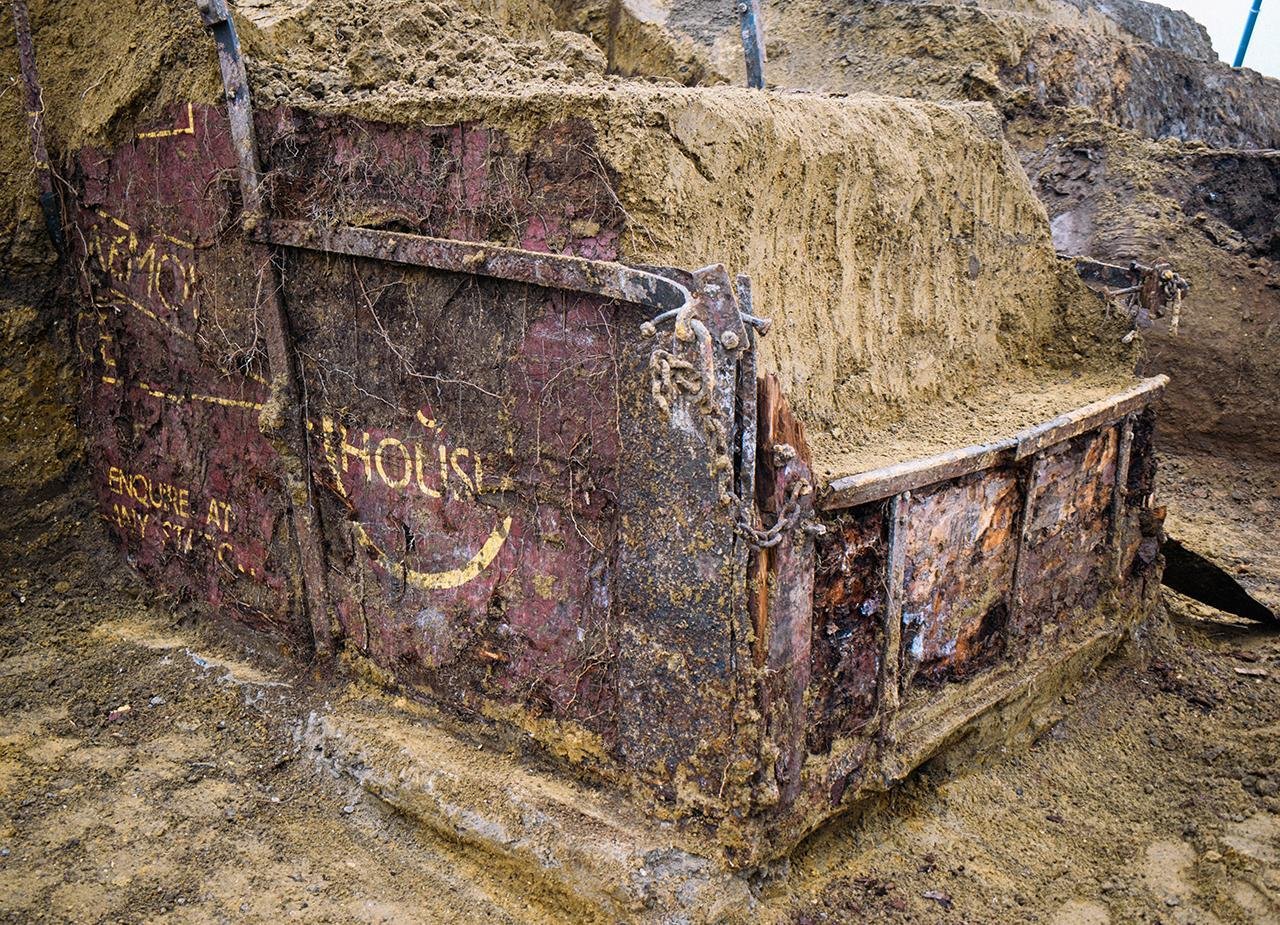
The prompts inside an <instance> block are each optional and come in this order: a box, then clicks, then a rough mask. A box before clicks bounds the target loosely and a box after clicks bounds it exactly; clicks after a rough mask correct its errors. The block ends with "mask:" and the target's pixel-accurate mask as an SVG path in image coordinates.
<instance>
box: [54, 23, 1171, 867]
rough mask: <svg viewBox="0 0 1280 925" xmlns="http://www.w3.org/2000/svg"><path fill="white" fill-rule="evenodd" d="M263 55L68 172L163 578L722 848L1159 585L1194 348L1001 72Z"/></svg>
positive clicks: (851, 798)
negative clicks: (279, 68) (420, 85)
mask: <svg viewBox="0 0 1280 925" xmlns="http://www.w3.org/2000/svg"><path fill="white" fill-rule="evenodd" d="M214 6H215V7H216V4H214ZM215 26H216V23H215ZM234 52H235V49H232V48H230V47H229V46H228V45H227V44H226V43H225V42H223V44H222V48H221V53H222V58H223V60H222V64H223V67H224V76H225V75H226V74H227V73H230V74H231V76H232V77H233V78H234V76H235V73H236V72H235V70H234V65H235V60H236V57H235V53H234ZM228 68H231V70H230V71H228ZM240 74H241V75H243V68H241V69H240ZM233 84H234V81H232V83H231V84H228V87H229V89H230V90H231V91H232V92H231V97H232V98H231V105H230V106H227V105H225V104H223V103H209V102H201V101H200V100H193V101H191V102H189V103H187V102H182V103H179V104H177V105H174V106H171V107H170V108H169V109H168V110H167V111H166V114H165V116H164V118H163V119H161V120H158V121H155V122H148V123H146V124H138V125H136V126H135V127H134V129H135V130H134V132H133V137H132V138H131V139H128V140H126V141H124V142H122V143H120V144H118V145H115V146H113V147H110V148H109V149H108V148H86V149H85V150H83V151H81V152H80V153H79V155H78V156H77V157H76V158H75V164H74V170H73V172H72V175H71V176H70V177H69V178H68V179H69V182H70V184H71V187H72V189H73V190H74V201H73V203H72V205H71V208H70V223H69V226H70V227H69V228H68V240H69V241H70V242H71V247H72V248H73V251H74V262H75V265H76V267H77V269H78V278H79V284H80V289H79V291H80V298H81V308H82V313H81V316H80V324H79V346H80V350H81V356H82V361H83V370H84V392H83V406H82V423H83V427H84V430H85V432H86V433H87V435H88V441H89V444H90V447H91V453H90V457H89V458H90V459H91V461H92V465H93V479H94V485H95V488H96V493H97V500H98V504H99V509H100V513H101V516H102V517H103V518H104V520H105V521H106V522H107V524H108V525H109V526H110V529H111V531H112V532H113V534H114V536H115V537H116V539H117V541H118V543H119V545H120V547H121V550H122V554H123V555H125V556H127V558H128V560H129V562H130V563H131V564H132V565H133V566H134V567H135V568H137V569H138V570H139V571H140V572H141V573H142V574H143V575H144V576H145V577H146V578H147V580H148V581H151V582H153V583H154V584H155V585H156V586H157V587H161V588H165V589H168V590H169V591H172V592H174V593H178V594H181V595H185V596H189V597H191V598H195V599H199V600H203V601H207V602H208V603H209V604H211V605H213V606H214V607H215V608H216V609H217V610H218V611H219V612H220V613H223V614H227V615H229V616H231V617H233V618H234V619H236V620H239V621H242V622H244V623H246V624H248V625H250V626H252V627H255V628H256V629H259V630H261V631H262V632H263V633H267V634H272V635H274V636H276V637H279V638H281V639H282V640H284V641H286V642H290V643H293V644H295V645H296V646H297V648H298V650H299V651H306V650H309V649H314V650H315V651H316V652H317V653H319V654H320V656H321V657H324V658H327V657H330V655H331V654H332V653H334V652H335V651H343V652H345V653H347V655H348V657H349V658H350V659H353V660H355V661H359V662H363V663H365V664H366V665H368V666H371V668H372V669H373V671H374V673H375V674H376V675H377V676H378V677H379V678H381V679H382V680H383V681H384V683H386V684H388V685H392V686H395V687H396V688H398V689H399V690H401V691H403V692H404V693H406V694H408V695H410V696H412V697H415V698H420V699H422V700H424V701H428V702H430V703H433V704H437V705H439V706H440V707H441V708H443V710H444V711H445V712H446V713H448V714H449V715H450V716H453V717H455V718H456V719H457V720H458V721H460V722H463V723H466V724H468V725H470V726H471V727H472V728H473V729H475V730H476V731H478V732H480V733H482V734H485V735H492V736H495V737H501V736H504V735H507V736H509V735H511V734H513V733H514V732H518V733H520V734H521V735H524V736H525V737H526V738H530V739H531V740H532V741H533V742H535V743H536V744H537V746H538V747H539V748H540V749H541V750H543V751H544V752H545V753H546V754H547V755H548V756H551V757H553V758H554V759H555V761H556V762H557V763H558V765H559V767H560V768H561V770H562V771H563V772H564V773H572V774H575V775H578V776H582V777H586V778H588V779H591V780H594V781H598V782H601V783H603V784H606V785H607V786H609V787H611V788H613V789H615V790H618V791H620V792H623V793H626V794H628V795H629V796H630V798H631V799H632V800H633V801H634V802H635V804H636V805H637V806H639V807H641V808H642V809H643V810H644V811H645V812H647V813H649V814H650V815H652V816H655V817H658V818H660V819H666V820H679V821H680V822H681V824H682V825H684V826H687V827H690V828H696V829H698V830H700V831H703V832H705V833H708V834H710V835H711V836H712V837H714V838H715V839H716V840H717V841H718V843H719V844H720V845H721V846H722V848H723V850H724V852H725V855H726V857H727V858H728V859H729V860H730V862H731V863H732V864H733V865H737V866H749V865H755V864H759V863H761V862H763V861H765V860H768V859H769V858H773V857H777V856H779V855H782V854H784V853H785V852H786V851H788V850H789V849H790V848H791V847H793V846H794V845H795V844H796V843H797V842H798V841H799V839H801V838H802V837H803V836H804V835H806V834H807V833H809V832H811V831H813V830H814V828H815V827H817V826H818V825H819V824H820V823H822V822H823V821H824V820H826V819H828V818H829V817H831V816H833V815H835V814H837V813H839V812H840V811H842V809H844V808H846V807H848V806H850V805H852V804H853V803H855V802H856V801H857V800H858V799H859V798H861V797H865V796H866V795H867V794H868V793H871V792H874V791H877V790H880V789H883V788H884V787H886V786H888V785H889V784H890V783H892V782H893V781H895V780H898V779H900V778H901V777H902V776H903V775H905V774H906V773H908V772H909V771H910V770H911V769H912V768H914V767H916V766H918V765H919V764H920V763H921V762H922V761H924V760H926V759H927V758H928V757H930V756H931V755H933V754H934V753H936V752H937V751H938V750H939V749H940V748H942V747H943V746H944V745H946V744H948V743H951V742H953V741H955V740H956V739H957V738H958V737H960V736H961V735H963V734H965V733H966V732H970V731H974V730H980V729H981V728H983V724H982V722H981V718H983V717H995V718H996V723H995V725H997V726H1000V727H1002V728H1003V727H1007V726H1009V725H1011V724H1016V723H1017V722H1018V721H1019V719H1018V717H1019V716H1021V715H1022V713H1023V712H1025V711H1022V712H1020V711H1021V710H1022V707H1024V706H1026V705H1027V704H1029V703H1031V702H1032V701H1034V699H1035V697H1036V696H1039V694H1037V691H1041V692H1042V691H1043V690H1044V689H1046V686H1047V687H1049V688H1052V687H1053V684H1055V683H1057V682H1052V683H1051V682H1050V680H1049V679H1050V678H1056V677H1060V676H1062V675H1063V674H1064V673H1065V672H1068V671H1070V670H1073V668H1072V666H1076V667H1078V666H1080V665H1082V664H1084V663H1086V662H1088V661H1090V660H1096V659H1097V658H1099V657H1101V656H1102V655H1103V654H1105V653H1106V652H1107V651H1109V650H1110V649H1111V648H1112V647H1113V646H1114V645H1115V643H1116V642H1117V640H1119V639H1120V638H1121V637H1122V636H1123V635H1124V634H1125V632H1126V631H1127V630H1128V628H1129V627H1131V626H1132V625H1133V623H1134V622H1135V621H1136V620H1138V619H1140V618H1141V617H1142V616H1143V615H1144V614H1146V613H1147V612H1148V611H1149V610H1150V608H1151V607H1152V606H1153V602H1154V594H1155V590H1156V588H1157V585H1158V581H1159V564H1160V557H1159V546H1158V540H1159V512H1158V510H1156V509H1154V508H1152V507H1151V504H1150V502H1151V497H1152V491H1153V477H1154V466H1155V463H1154V456H1153V447H1152V437H1153V415H1152V412H1151V410H1150V408H1149V405H1150V404H1151V403H1152V402H1153V400H1154V399H1155V398H1156V397H1158V395H1159V393H1160V389H1161V387H1162V385H1163V380H1159V379H1156V380H1135V379H1133V378H1132V377H1131V376H1129V375H1128V374H1127V372H1126V370H1127V369H1128V368H1131V357H1130V356H1129V355H1128V354H1127V353H1125V348H1122V347H1121V346H1119V341H1120V335H1121V334H1123V329H1117V328H1116V327H1115V324H1116V323H1115V322H1114V321H1111V320H1108V319H1106V318H1105V317H1104V314H1103V310H1102V306H1101V303H1100V302H1098V301H1097V300H1096V299H1094V298H1093V297H1092V296H1091V295H1090V294H1089V293H1087V292H1086V291H1084V289H1083V288H1082V287H1081V286H1080V284H1079V282H1078V281H1077V280H1076V279H1075V278H1074V275H1073V274H1072V273H1071V271H1070V269H1069V268H1064V267H1063V266H1062V265H1060V263H1059V261H1058V260H1057V259H1056V258H1055V257H1054V255H1053V253H1052V249H1051V246H1050V244H1049V241H1048V235H1047V225H1046V222H1045V219H1044V213H1043V210H1042V209H1041V208H1040V206H1039V205H1038V204H1037V203H1036V202H1035V201H1034V199H1033V197H1032V195H1031V193H1030V191H1029V189H1028V188H1027V184H1026V180H1025V177H1023V176H1022V174H1021V171H1020V169H1019V168H1018V167H1017V164H1016V162H1015V161H1014V159H1013V157H1012V155H1011V154H1010V153H1009V152H1008V149H1007V148H1006V147H1005V146H1004V144H1003V142H1002V141H1001V140H1000V137H999V131H998V127H996V126H995V124H994V120H993V117H992V115H991V113H990V111H989V110H987V109H985V108H982V107H967V106H941V105H935V104H925V103H915V102H912V101H904V100H882V99H876V98H867V99H864V100H858V99H848V100H834V99H824V98H819V97H806V96H802V95H794V96H777V97H775V96H771V95H768V94H763V93H751V92H748V91H743V90H730V89H711V90H690V89H684V88H670V87H661V86H648V85H619V86H616V87H612V88H605V89H592V90H569V89H565V90H560V91H556V92H551V91H540V92H539V93H536V94H523V95H522V94H519V93H511V94H506V95H504V94H503V93H500V92H495V93H487V94H484V93H482V94H470V95H465V96H462V95H450V94H444V93H432V92H428V91H425V90H424V91H422V92H421V93H418V94H416V95H413V94H406V95H402V96H398V97H395V98H390V97H379V98H365V99H363V100H362V101H361V102H359V103H358V104H357V103H355V102H350V101H343V100H329V101H328V102H326V103H325V104H324V105H320V104H319V103H315V102H314V101H313V102H312V103H309V104H304V103H303V102H302V101H300V100H298V99H295V98H293V97H292V96H290V93H288V92H283V91H278V92H275V93H274V94H273V95H271V96H270V98H269V100H268V102H266V103H262V104H260V105H258V106H256V107H255V106H253V105H252V100H253V97H251V96H250V95H248V94H247V92H246V93H237V87H236V86H234V85H233ZM239 89H240V90H244V89H246V88H243V87H241V88H239ZM277 90H278V88H277ZM290 92H291V91H290ZM990 725H991V723H987V726H990Z"/></svg>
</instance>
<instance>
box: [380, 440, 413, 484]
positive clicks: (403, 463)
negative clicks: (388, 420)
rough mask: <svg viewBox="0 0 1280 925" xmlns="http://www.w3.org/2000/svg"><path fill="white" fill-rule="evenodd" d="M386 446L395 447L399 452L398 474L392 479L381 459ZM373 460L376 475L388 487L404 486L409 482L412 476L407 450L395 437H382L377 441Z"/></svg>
mask: <svg viewBox="0 0 1280 925" xmlns="http://www.w3.org/2000/svg"><path fill="white" fill-rule="evenodd" d="M388 447H395V448H396V451H397V452H398V453H399V454H400V475H399V476H398V477H396V478H394V479H393V478H391V476H389V475H387V470H386V466H385V465H384V464H383V461H382V459H383V454H384V453H385V452H386V450H387V448H388ZM373 461H374V464H375V465H376V466H377V469H378V475H379V476H381V477H382V481H383V482H384V483H386V485H387V487H388V488H404V487H405V486H406V485H408V484H409V479H410V478H412V477H413V470H412V469H411V468H410V463H409V451H408V450H406V449H405V448H404V444H403V443H401V442H400V441H399V440H397V439H396V438H395V437H383V438H382V439H381V440H379V441H378V449H377V451H376V452H375V453H374V457H373Z"/></svg>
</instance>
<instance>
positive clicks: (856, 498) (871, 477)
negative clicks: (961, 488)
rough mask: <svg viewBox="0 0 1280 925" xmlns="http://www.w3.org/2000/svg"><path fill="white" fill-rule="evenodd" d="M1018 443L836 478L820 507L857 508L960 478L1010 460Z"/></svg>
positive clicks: (989, 445)
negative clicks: (860, 505) (905, 492)
mask: <svg viewBox="0 0 1280 925" xmlns="http://www.w3.org/2000/svg"><path fill="white" fill-rule="evenodd" d="M1016 446H1017V441H1016V439H1015V438H1009V439H1007V440H998V441H994V442H992V443H979V444H975V445H973V446H966V447H962V448H960V449H958V450H949V451H948V452H946V453H938V454H937V455H935V456H925V457H922V458H920V459H912V460H908V461H906V462H901V463H895V464H893V465H892V466H884V467H883V468H880V469H871V470H869V471H867V472H860V473H858V474H856V475H848V476H844V477H842V478H838V479H835V480H833V481H832V482H831V483H830V484H829V485H828V486H827V490H826V492H825V493H824V494H823V495H822V498H821V500H820V502H819V507H821V508H822V509H823V510H825V511H831V510H836V509H839V508H846V507H856V506H858V505H859V504H866V503H867V502H868V501H879V500H880V499H881V498H887V497H889V496H890V495H895V494H899V493H901V492H904V491H913V490H915V489H917V488H923V487H925V486H926V485H932V484H934V483H935V482H944V481H946V480H947V479H954V478H959V477H960V476H962V475H968V474H969V473H970V472H977V471H979V470H981V469H989V468H991V467H992V466H998V465H1001V464H1003V463H1007V462H1011V461H1012V460H1013V451H1014V449H1015V448H1016Z"/></svg>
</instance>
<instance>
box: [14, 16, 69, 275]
mask: <svg viewBox="0 0 1280 925" xmlns="http://www.w3.org/2000/svg"><path fill="white" fill-rule="evenodd" d="M13 25H14V29H15V31H16V32H17V35H18V71H19V73H20V74H21V76H22V89H23V94H24V100H23V102H24V103H25V104H26V107H27V127H28V129H29V131H30V132H31V155H32V159H33V160H34V161H35V165H36V189H37V190H38V191H39V194H40V212H41V214H43V215H44V224H45V229H46V230H47V231H48V232H49V240H50V241H52V242H53V246H54V247H55V248H56V249H57V251H58V253H59V254H61V253H62V246H63V236H62V208H61V206H60V204H59V202H58V196H57V194H56V193H54V191H53V168H52V167H51V166H50V165H49V149H48V148H47V147H46V146H45V140H44V97H43V96H42V94H41V93H40V75H39V72H38V71H37V70H36V51H35V45H34V43H33V42H32V40H31V16H30V14H29V13H28V11H27V0H13Z"/></svg>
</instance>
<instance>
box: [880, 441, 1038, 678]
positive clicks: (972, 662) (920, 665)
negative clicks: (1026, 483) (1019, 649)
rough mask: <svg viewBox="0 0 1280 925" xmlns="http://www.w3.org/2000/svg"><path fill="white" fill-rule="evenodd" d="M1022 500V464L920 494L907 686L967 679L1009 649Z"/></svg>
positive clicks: (914, 514) (907, 621)
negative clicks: (1007, 637)
mask: <svg viewBox="0 0 1280 925" xmlns="http://www.w3.org/2000/svg"><path fill="white" fill-rule="evenodd" d="M1021 506H1022V503H1021V492H1020V490H1019V485H1018V476H1017V471H1016V470H1015V469H1014V468H1013V467H1011V466H1006V467H1001V468H996V469H988V470H986V471H984V472H980V473H975V474H973V475H970V476H966V477H964V478H962V479H958V480H957V481H954V482H947V483H944V484H943V485H941V486H938V487H935V488H933V489H931V490H928V491H925V492H923V493H920V494H917V495H913V496H912V498H911V501H910V504H909V507H908V511H907V537H906V544H907V545H906V568H905V575H904V586H903V598H902V600H903V606H902V621H903V631H902V632H903V648H904V652H903V686H904V687H906V686H909V685H910V684H911V682H912V680H913V679H914V680H915V681H917V682H920V683H924V684H938V683H941V682H944V681H952V680H962V679H965V678H968V677H971V676H972V675H973V674H974V673H975V672H977V671H979V670H981V669H982V668H984V667H986V666H988V665H990V664H992V662H993V661H994V660H995V659H996V658H997V657H998V656H999V655H1000V653H1001V652H1002V651H1003V650H1004V643H1005V628H1006V625H1007V623H1008V618H1009V597H1010V593H1011V592H1012V590H1013V572H1014V563H1015V562H1016V560H1017V539H1018V533H1017V527H1018V523H1017V521H1018V514H1019V510H1020V508H1021Z"/></svg>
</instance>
